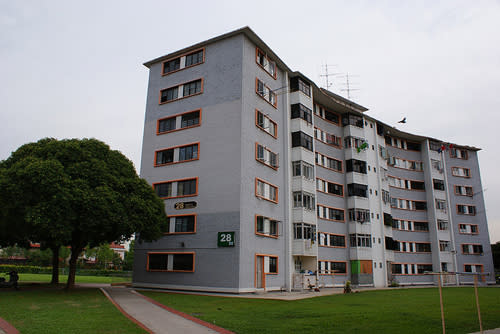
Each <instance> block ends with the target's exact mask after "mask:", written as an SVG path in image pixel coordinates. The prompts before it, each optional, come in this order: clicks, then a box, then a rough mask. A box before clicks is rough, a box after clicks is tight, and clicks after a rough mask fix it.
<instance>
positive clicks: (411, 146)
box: [385, 136, 421, 151]
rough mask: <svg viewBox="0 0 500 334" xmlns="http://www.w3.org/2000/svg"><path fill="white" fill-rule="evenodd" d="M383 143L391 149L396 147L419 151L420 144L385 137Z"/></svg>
mask: <svg viewBox="0 0 500 334" xmlns="http://www.w3.org/2000/svg"><path fill="white" fill-rule="evenodd" d="M385 143H386V144H387V145H389V146H392V147H397V148H400V149H403V150H410V151H420V150H421V148H420V143H415V142H411V141H408V140H405V139H400V138H394V137H390V136H385Z"/></svg>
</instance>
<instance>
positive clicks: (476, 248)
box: [462, 244, 483, 255]
mask: <svg viewBox="0 0 500 334" xmlns="http://www.w3.org/2000/svg"><path fill="white" fill-rule="evenodd" d="M462 253H463V254H467V255H481V254H483V245H480V244H462Z"/></svg>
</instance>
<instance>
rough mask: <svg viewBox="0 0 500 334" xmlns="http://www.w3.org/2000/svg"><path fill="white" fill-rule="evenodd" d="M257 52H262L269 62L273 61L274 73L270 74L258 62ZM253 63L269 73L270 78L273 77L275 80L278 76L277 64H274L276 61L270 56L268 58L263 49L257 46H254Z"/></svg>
mask: <svg viewBox="0 0 500 334" xmlns="http://www.w3.org/2000/svg"><path fill="white" fill-rule="evenodd" d="M259 52H260V53H262V55H264V57H266V59H267V61H268V62H270V63H274V68H275V72H274V74H271V73H270V72H269V71H268V70H266V68H265V67H264V66H262V65H261V64H260V63H259V61H258V60H259ZM255 63H257V65H258V66H259V67H260V68H262V69H263V70H264V72H266V73H267V74H269V76H270V77H271V78H273V79H274V80H276V79H277V78H278V66H277V65H276V62H275V61H274V60H272V59H271V58H269V57H268V56H267V53H265V52H264V51H262V50H261V49H259V47H256V48H255Z"/></svg>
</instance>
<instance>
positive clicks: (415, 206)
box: [391, 197, 427, 211]
mask: <svg viewBox="0 0 500 334" xmlns="http://www.w3.org/2000/svg"><path fill="white" fill-rule="evenodd" d="M391 207H393V208H395V209H402V210H414V211H415V210H417V211H420V210H427V202H425V201H413V200H408V199H404V198H395V197H393V198H391Z"/></svg>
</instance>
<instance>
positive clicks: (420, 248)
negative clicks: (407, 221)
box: [415, 242, 431, 253]
mask: <svg viewBox="0 0 500 334" xmlns="http://www.w3.org/2000/svg"><path fill="white" fill-rule="evenodd" d="M415 252H416V253H430V252H431V244H430V243H427V242H416V243H415Z"/></svg>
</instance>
